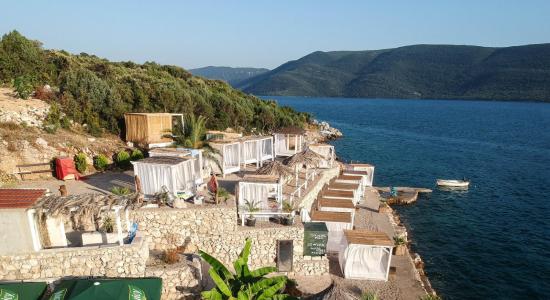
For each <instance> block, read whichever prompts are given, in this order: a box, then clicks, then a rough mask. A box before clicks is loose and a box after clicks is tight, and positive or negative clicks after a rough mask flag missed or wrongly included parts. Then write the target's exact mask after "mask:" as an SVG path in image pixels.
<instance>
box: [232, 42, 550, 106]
mask: <svg viewBox="0 0 550 300" xmlns="http://www.w3.org/2000/svg"><path fill="white" fill-rule="evenodd" d="M236 87H237V88H240V89H242V90H244V91H245V92H249V93H253V94H256V95H282V96H327V97H364V98H427V99H430V98H431V99H434V98H439V99H499V100H539V101H550V44H537V45H526V46H516V47H506V48H490V47H478V46H452V45H414V46H406V47H400V48H395V49H385V50H369V51H336V52H320V51H318V52H313V53H311V54H309V55H307V56H304V57H302V58H300V59H298V60H294V61H289V62H287V63H285V64H283V65H281V66H279V67H278V68H276V69H274V70H272V71H270V72H267V73H264V74H261V75H258V76H256V77H253V78H250V79H248V80H246V81H243V82H241V83H240V84H239V85H237V86H236Z"/></svg>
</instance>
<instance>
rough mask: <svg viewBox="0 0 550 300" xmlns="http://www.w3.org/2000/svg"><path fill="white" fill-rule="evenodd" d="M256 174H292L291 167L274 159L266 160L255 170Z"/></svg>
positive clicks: (285, 175)
mask: <svg viewBox="0 0 550 300" xmlns="http://www.w3.org/2000/svg"><path fill="white" fill-rule="evenodd" d="M256 174H258V175H273V176H279V177H289V176H292V169H291V168H289V167H287V166H285V165H283V164H282V163H281V162H279V161H276V160H274V161H270V162H267V163H266V164H265V165H264V166H263V167H261V168H259V169H258V170H256Z"/></svg>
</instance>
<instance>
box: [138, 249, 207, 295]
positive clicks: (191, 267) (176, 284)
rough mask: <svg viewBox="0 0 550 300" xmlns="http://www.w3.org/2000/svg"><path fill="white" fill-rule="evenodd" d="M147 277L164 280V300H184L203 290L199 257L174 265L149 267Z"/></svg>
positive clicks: (146, 271)
mask: <svg viewBox="0 0 550 300" xmlns="http://www.w3.org/2000/svg"><path fill="white" fill-rule="evenodd" d="M182 259H185V258H184V257H182ZM145 276H147V277H160V278H162V298H161V299H162V300H172V299H182V298H183V297H184V296H186V295H193V294H195V295H196V294H198V293H200V291H201V290H202V284H201V276H202V275H201V262H200V260H199V258H198V257H195V258H194V259H193V260H192V261H187V260H184V261H183V262H180V263H177V264H173V265H162V266H148V267H147V269H146V270H145Z"/></svg>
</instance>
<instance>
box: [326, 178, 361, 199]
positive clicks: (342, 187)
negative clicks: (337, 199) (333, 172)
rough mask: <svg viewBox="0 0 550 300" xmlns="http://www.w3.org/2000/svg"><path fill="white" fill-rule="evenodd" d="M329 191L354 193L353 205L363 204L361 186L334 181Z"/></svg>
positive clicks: (329, 186)
mask: <svg viewBox="0 0 550 300" xmlns="http://www.w3.org/2000/svg"><path fill="white" fill-rule="evenodd" d="M327 190H329V191H347V192H352V193H353V203H354V204H357V203H359V202H361V198H362V193H361V184H358V183H341V182H334V181H332V182H331V183H330V184H329V185H328V186H327Z"/></svg>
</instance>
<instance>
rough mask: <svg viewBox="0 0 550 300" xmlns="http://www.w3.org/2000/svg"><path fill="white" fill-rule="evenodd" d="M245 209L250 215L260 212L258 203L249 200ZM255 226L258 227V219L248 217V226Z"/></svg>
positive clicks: (245, 201)
mask: <svg viewBox="0 0 550 300" xmlns="http://www.w3.org/2000/svg"><path fill="white" fill-rule="evenodd" d="M243 209H244V210H245V211H246V212H249V213H253V212H257V211H259V210H260V208H259V207H258V204H257V203H256V201H248V200H244V205H243ZM255 225H256V218H255V217H254V215H248V216H247V217H246V226H255Z"/></svg>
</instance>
